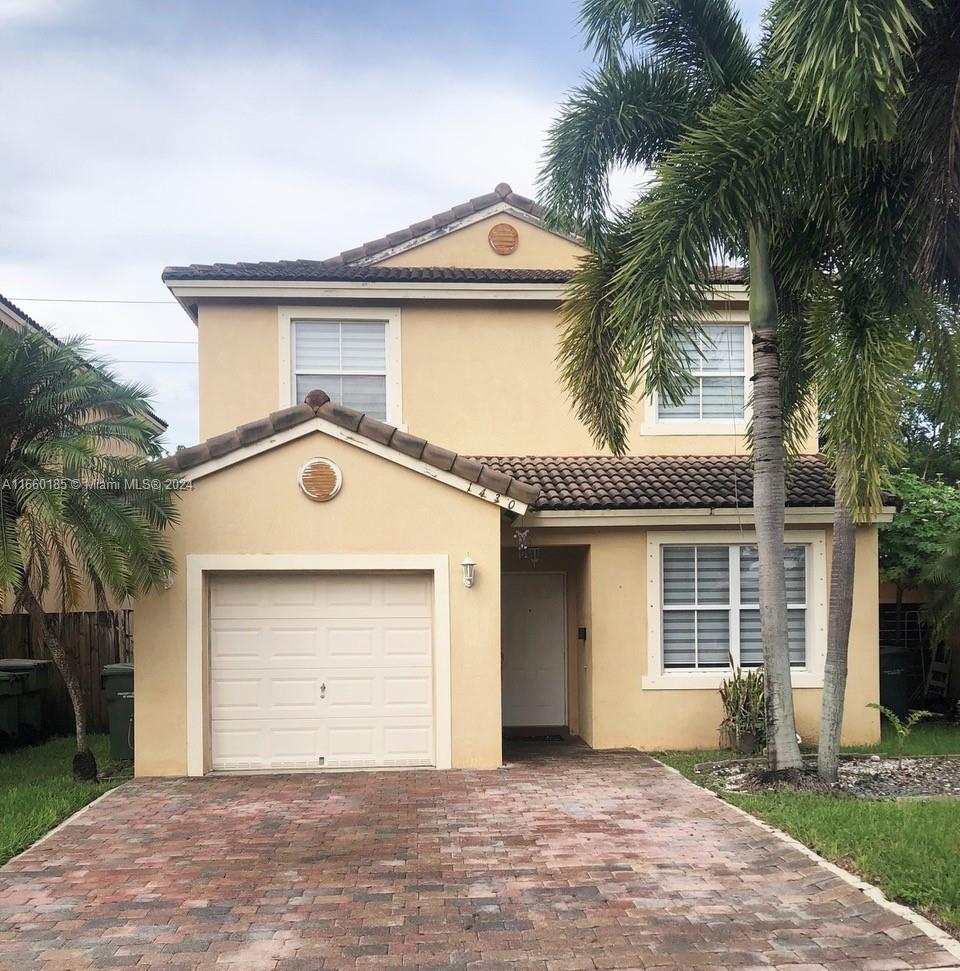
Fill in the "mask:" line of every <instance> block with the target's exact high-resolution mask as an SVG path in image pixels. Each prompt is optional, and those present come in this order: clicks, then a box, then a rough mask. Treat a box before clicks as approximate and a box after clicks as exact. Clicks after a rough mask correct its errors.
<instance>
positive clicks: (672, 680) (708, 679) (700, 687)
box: [641, 671, 823, 691]
mask: <svg viewBox="0 0 960 971" xmlns="http://www.w3.org/2000/svg"><path fill="white" fill-rule="evenodd" d="M729 677H730V672H729V671H676V672H670V673H666V672H663V673H660V674H647V675H644V677H643V680H642V681H641V687H642V688H643V690H644V691H713V690H716V689H717V688H719V687H720V685H721V684H722V682H723V681H725V680H726V679H727V678H729ZM791 681H792V682H793V687H794V688H822V687H823V672H822V671H821V672H816V671H793V672H792V673H791Z"/></svg>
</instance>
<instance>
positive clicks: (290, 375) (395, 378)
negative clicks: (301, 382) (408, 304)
mask: <svg viewBox="0 0 960 971" xmlns="http://www.w3.org/2000/svg"><path fill="white" fill-rule="evenodd" d="M335 320H370V321H377V322H381V321H382V322H383V323H385V324H386V371H385V375H386V399H387V407H386V412H387V413H386V418H385V420H386V421H387V422H388V423H389V424H391V425H395V426H396V427H397V428H400V429H401V430H405V429H406V426H405V425H404V424H403V388H402V383H401V379H402V371H401V360H400V349H401V334H400V308H399V307H377V306H371V307H362V306H356V305H354V306H350V307H333V306H314V307H280V308H279V310H278V313H277V328H278V330H277V349H278V353H277V357H278V363H279V373H278V386H279V405H280V407H281V408H289V407H290V406H291V405H295V404H298V402H297V401H295V400H294V396H295V393H296V387H297V372H296V359H295V354H294V340H293V325H294V322H295V321H317V322H323V321H335ZM364 373H368V372H364ZM369 373H370V374H373V373H374V372H372V371H371V372H369Z"/></svg>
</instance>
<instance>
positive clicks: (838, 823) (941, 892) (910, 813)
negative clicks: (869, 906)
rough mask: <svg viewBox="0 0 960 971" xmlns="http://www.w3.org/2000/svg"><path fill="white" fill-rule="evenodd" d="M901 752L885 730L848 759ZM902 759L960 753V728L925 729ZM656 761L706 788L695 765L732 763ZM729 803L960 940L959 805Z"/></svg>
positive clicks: (734, 799)
mask: <svg viewBox="0 0 960 971" xmlns="http://www.w3.org/2000/svg"><path fill="white" fill-rule="evenodd" d="M896 750H897V749H896V742H895V737H894V734H893V732H892V731H890V730H888V729H887V727H886V726H884V733H883V740H882V741H881V743H880V745H878V746H875V747H872V748H871V747H860V748H856V749H852V750H851V751H860V752H863V751H867V752H869V751H882V752H887V753H891V754H893V753H895V752H896ZM903 751H904V755H948V754H955V753H960V727H957V726H949V725H939V724H931V725H921V726H920V727H919V728H916V729H914V731H913V734H912V735H911V736H910V738H909V739H908V740H907V742H906V744H905V745H904V750H903ZM655 754H656V757H657V758H659V759H661V760H662V761H663V762H666V763H667V764H668V765H672V766H673V767H674V768H676V769H679V770H680V771H681V772H682V773H683V774H684V775H685V776H687V777H688V778H690V779H693V781H694V782H698V783H700V784H701V785H702V784H703V783H704V781H705V780H704V777H703V776H702V775H699V776H698V775H697V774H696V773H695V772H694V766H695V765H696V764H697V763H699V762H715V761H719V760H721V759H730V758H734V757H735V756H734V755H733V753H731V752H721V751H716V750H708V751H700V752H658V753H655ZM724 798H725V799H727V800H728V801H729V802H731V803H733V804H734V805H735V806H739V807H740V808H741V809H745V810H746V811H747V812H749V813H752V814H753V815H754V816H757V817H759V818H760V819H763V820H765V821H766V822H768V823H770V824H771V825H772V826H776V827H777V828H778V829H782V830H784V831H785V832H787V833H789V834H790V835H791V836H793V837H795V838H796V839H798V840H800V842H802V843H805V844H806V845H807V846H809V847H811V848H812V849H814V850H816V851H817V852H818V853H819V854H820V855H821V856H824V857H826V858H827V859H828V860H833V861H834V862H835V863H838V864H840V866H842V867H844V868H846V869H848V870H851V871H853V872H854V873H857V874H859V875H860V876H862V877H863V878H864V879H865V880H868V881H869V882H870V883H873V884H876V885H877V886H878V887H880V889H881V890H883V892H884V893H885V894H886V895H887V896H888V897H890V898H891V899H893V900H899V901H900V902H901V903H905V904H907V905H908V906H911V907H914V908H916V909H917V910H921V911H923V912H924V913H925V914H926V915H927V916H929V917H930V918H931V919H932V920H934V921H936V922H937V923H938V924H940V925H941V926H942V927H944V928H945V929H946V930H948V931H950V933H952V934H955V935H956V934H958V933H960V802H957V801H954V800H935V799H919V800H908V801H902V802H893V801H887V802H867V801H864V800H853V799H838V798H836V797H834V796H824V795H817V794H814V793H809V792H778V793H751V794H748V795H745V794H742V793H736V794H727V795H725V796H724Z"/></svg>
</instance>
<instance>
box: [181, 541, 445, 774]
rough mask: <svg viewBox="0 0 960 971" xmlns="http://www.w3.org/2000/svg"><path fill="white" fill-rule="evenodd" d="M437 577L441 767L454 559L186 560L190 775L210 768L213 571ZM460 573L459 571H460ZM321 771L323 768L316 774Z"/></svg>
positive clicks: (439, 764)
mask: <svg viewBox="0 0 960 971" xmlns="http://www.w3.org/2000/svg"><path fill="white" fill-rule="evenodd" d="M394 570H414V571H417V572H422V573H430V574H432V576H433V683H434V689H433V690H434V701H435V708H434V730H435V732H436V735H435V738H434V758H435V765H436V768H438V769H449V768H451V766H452V764H453V749H452V737H453V736H452V729H453V718H452V707H451V705H452V702H451V698H452V696H451V690H452V688H451V667H450V664H451V661H450V559H449V557H448V556H446V555H445V554H437V555H430V554H426V555H422V554H416V555H409V556H408V555H404V554H390V553H384V554H350V553H345V554H335V553H331V554H325V553H318V554H289V555H288V554H282V553H281V554H269V553H267V554H256V553H253V554H243V553H241V554H226V553H225V554H219V553H210V554H207V553H200V554H197V553H193V554H190V555H188V556H187V571H186V572H187V576H186V586H187V670H186V680H187V685H186V687H187V775H189V776H202V775H205V774H206V773H207V772H208V771H209V770H210V757H209V756H210V753H209V745H208V732H207V727H208V724H209V718H210V703H209V696H208V691H209V684H208V681H209V670H208V668H209V663H208V644H209V637H208V624H209V619H208V609H207V595H208V592H209V591H208V582H207V581H208V579H209V577H210V575H211V574H214V573H235V572H236V573H249V572H254V573H273V574H277V575H279V574H281V573H284V572H297V573H314V572H337V573H340V572H344V571H361V572H364V573H368V572H390V571H394ZM457 570H458V572H459V567H458V568H457ZM318 771H322V770H318Z"/></svg>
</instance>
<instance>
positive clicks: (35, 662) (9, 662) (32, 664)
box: [0, 657, 50, 671]
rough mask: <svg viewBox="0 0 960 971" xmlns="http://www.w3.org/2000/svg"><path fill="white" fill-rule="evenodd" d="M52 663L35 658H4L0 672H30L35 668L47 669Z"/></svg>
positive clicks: (0, 665) (0, 661)
mask: <svg viewBox="0 0 960 971" xmlns="http://www.w3.org/2000/svg"><path fill="white" fill-rule="evenodd" d="M48 664H50V661H46V660H43V659H41V658H33V657H4V658H0V671H30V670H32V669H33V668H39V667H46V665H48Z"/></svg>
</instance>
